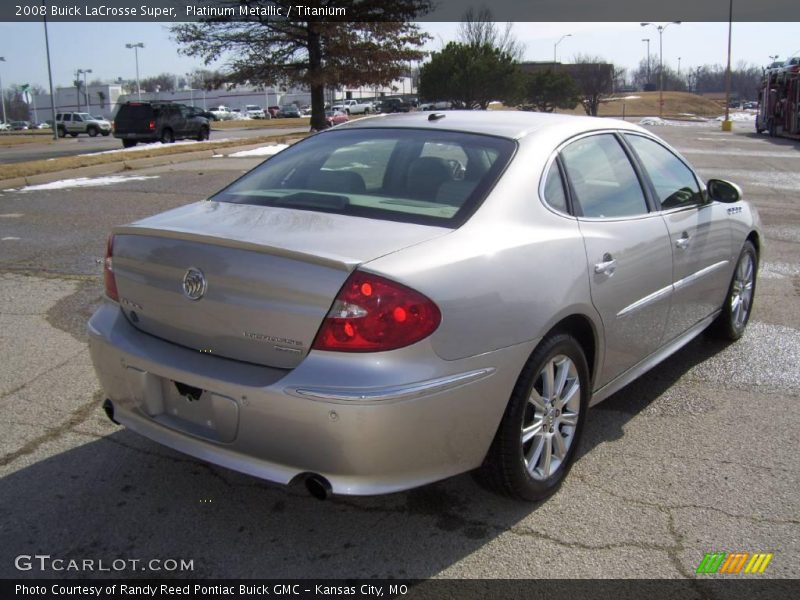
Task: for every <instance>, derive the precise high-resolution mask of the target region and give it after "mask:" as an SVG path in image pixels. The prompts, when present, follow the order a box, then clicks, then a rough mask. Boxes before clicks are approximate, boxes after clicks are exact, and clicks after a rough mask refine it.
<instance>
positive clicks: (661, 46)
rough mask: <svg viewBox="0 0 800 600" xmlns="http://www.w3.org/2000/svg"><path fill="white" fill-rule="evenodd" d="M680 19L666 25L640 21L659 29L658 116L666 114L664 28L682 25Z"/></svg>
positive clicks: (643, 24) (645, 25) (644, 24)
mask: <svg viewBox="0 0 800 600" xmlns="http://www.w3.org/2000/svg"><path fill="white" fill-rule="evenodd" d="M680 24H681V22H680V21H672V22H670V23H665V24H664V25H656V24H655V23H640V25H641V26H642V27H647V26H648V25H652V26H653V27H655V28H656V29H658V116H659V117H663V116H664V40H663V35H664V30H665V29H666V28H667V27H669V26H670V25H680Z"/></svg>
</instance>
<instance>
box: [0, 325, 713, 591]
mask: <svg viewBox="0 0 800 600" xmlns="http://www.w3.org/2000/svg"><path fill="white" fill-rule="evenodd" d="M724 347H725V345H724V344H720V343H717V342H714V341H711V340H709V339H708V338H705V337H703V336H701V337H700V338H698V339H696V340H695V341H693V342H692V343H690V344H689V345H687V346H686V347H685V348H684V349H683V350H682V351H681V352H679V353H678V354H677V355H675V356H673V357H672V358H671V359H669V360H667V361H665V362H664V363H662V364H661V365H660V366H658V367H656V368H655V369H653V370H652V371H651V372H650V373H649V374H647V375H645V376H644V377H643V378H642V379H641V380H640V381H638V382H635V383H634V384H632V385H630V386H628V387H627V388H625V389H624V390H622V391H621V392H619V393H617V394H615V395H614V396H612V397H611V398H610V399H608V400H607V401H606V402H605V403H603V404H601V405H600V407H599V408H598V409H593V410H592V411H590V413H589V415H588V416H589V420H588V421H587V427H586V432H585V433H586V435H585V438H584V441H583V444H582V447H581V456H583V455H585V454H587V453H591V452H592V449H593V448H594V447H595V446H596V445H598V444H600V443H602V442H607V441H611V440H614V439H618V438H619V437H621V436H623V435H624V429H625V426H626V424H627V422H628V421H629V420H630V419H632V418H634V417H635V416H636V415H637V414H639V413H640V412H641V411H642V410H650V409H651V408H652V405H654V404H659V403H660V402H662V400H663V399H664V398H665V397H666V396H668V395H669V392H670V390H671V389H672V386H673V385H674V384H675V383H676V382H677V381H678V379H679V378H681V377H682V376H683V375H684V374H686V372H687V371H688V370H689V369H691V368H692V367H694V366H696V365H698V364H699V363H701V362H702V361H704V360H705V359H706V358H708V357H710V356H712V355H714V354H715V353H717V352H719V351H720V350H721V349H722V348H724ZM680 387H683V383H682V384H681V386H680ZM48 444H60V445H63V446H65V447H69V448H70V449H68V450H65V451H63V452H60V453H57V454H54V455H53V456H51V457H50V458H47V459H44V460H41V461H39V462H35V463H33V464H30V465H29V466H26V467H23V468H21V469H19V470H18V471H15V472H13V473H12V474H10V475H7V476H6V477H4V478H3V479H2V480H0V523H2V525H1V526H0V531H2V534H3V540H4V543H3V550H2V552H0V577H4V578H10V577H94V576H101V577H107V576H112V577H113V576H116V577H201V578H212V577H233V578H247V577H275V578H278V577H279V578H311V577H318V578H343V577H351V578H361V577H370V578H390V577H394V578H427V577H430V576H433V575H436V574H439V573H441V572H442V571H447V573H448V575H449V576H459V575H460V576H469V575H470V573H475V572H479V573H481V574H483V575H484V576H492V575H491V573H493V572H495V571H494V570H493V568H492V565H491V564H486V561H487V560H488V559H487V553H478V552H477V551H478V550H481V549H482V548H484V547H485V546H487V545H489V544H491V543H492V542H493V540H494V539H495V538H497V537H498V536H499V535H501V534H504V533H506V532H509V531H511V532H512V533H514V534H516V535H518V536H531V538H537V537H538V540H539V542H540V543H542V544H545V545H547V544H553V545H558V544H561V543H566V542H562V540H560V539H556V538H554V537H553V535H554V532H555V533H558V532H559V531H560V530H561V529H562V528H564V527H565V525H566V524H567V523H569V522H570V521H572V520H578V521H580V520H581V518H582V517H581V515H582V513H583V511H584V510H585V506H584V503H585V498H586V494H591V493H593V492H592V491H590V490H587V489H586V488H581V485H582V484H581V482H580V478H578V477H572V478H570V477H568V478H567V481H566V483H565V485H564V486H563V488H562V489H561V491H560V492H559V493H558V494H556V495H555V496H554V497H552V498H551V499H549V500H548V501H546V502H543V503H539V504H526V503H522V502H517V501H513V500H510V499H507V498H503V497H499V496H497V495H495V494H492V493H490V492H488V491H485V490H483V489H482V488H481V487H479V486H478V485H477V484H476V483H475V482H474V481H473V479H472V478H471V477H470V476H469V475H463V476H458V477H454V478H451V479H448V480H446V481H443V482H439V483H436V484H432V485H428V486H425V487H422V488H419V489H416V490H411V491H409V492H403V493H396V494H390V495H386V496H376V497H341V496H339V497H333V498H331V499H329V500H328V501H325V502H320V501H319V500H316V499H314V498H312V497H310V496H309V495H308V493H307V492H306V491H305V489H304V488H302V487H292V488H286V487H282V486H277V485H272V484H269V483H266V482H262V481H260V480H258V479H255V478H252V477H248V476H245V475H241V474H239V473H236V472H233V471H228V470H226V469H223V468H219V467H215V466H212V465H208V464H205V463H203V462H201V461H198V460H195V459H193V458H190V457H187V456H184V455H181V454H179V453H177V452H173V451H171V450H169V449H167V448H164V447H161V446H159V445H157V444H155V443H153V442H150V441H149V440H147V439H145V438H142V437H140V436H137V435H135V434H133V433H131V432H129V431H127V430H124V429H116V428H114V426H113V425H112V424H110V423H108V422H107V420H106V418H105V416H104V415H103V414H102V411H101V410H100V408H99V406H98V408H97V410H96V411H94V412H93V413H92V415H91V416H90V417H89V420H88V421H86V422H84V423H82V424H80V425H78V426H76V427H74V428H73V429H72V430H70V431H68V432H66V433H65V434H64V435H63V436H62V437H61V438H60V439H58V440H54V441H49V442H48ZM57 447H58V446H55V449H54V450H53V451H56V452H57ZM25 459H26V458H25V456H23V457H21V458H19V460H25ZM578 460H579V463H578V465H577V466H576V470H577V469H579V468H580V458H579V459H578ZM648 476H649V475H648ZM528 517H531V518H528ZM526 519H527V521H526ZM523 521H524V524H523ZM548 524H549V525H548ZM35 554H46V555H50V556H51V557H53V558H65V559H76V560H83V559H93V560H95V561H97V560H100V559H102V560H103V562H104V564H105V565H106V566H108V565H110V564H112V561H114V560H117V559H128V560H130V559H138V560H141V561H142V562H141V563H138V564H137V565H136V568H135V569H131V568H130V564H131V563H128V564H127V565H126V566H125V569H124V570H122V571H120V572H114V571H111V572H96V571H95V572H91V571H90V572H81V571H46V572H40V571H39V570H38V569H34V570H30V571H18V570H17V569H15V567H14V558H15V557H16V556H18V555H35ZM490 554H491V553H489V554H488V555H490ZM481 557H482V558H481ZM167 558H171V559H177V560H179V561H180V560H181V559H183V560H186V561H192V564H193V568H192V569H191V570H186V571H178V572H167V571H150V570H142V569H143V568H145V569H146V566H147V561H149V560H151V559H162V560H163V559H167ZM480 561H483V562H480ZM489 562H490V563H491V560H490V561H489ZM116 564H122V563H116ZM525 564H528V565H529V568H530V569H531V570H530V572H528V576H532V575H533V574H535V573H536V560H535V557H529V558H526V559H525ZM472 576H475V575H472ZM495 576H497V575H495ZM501 576H502V575H501Z"/></svg>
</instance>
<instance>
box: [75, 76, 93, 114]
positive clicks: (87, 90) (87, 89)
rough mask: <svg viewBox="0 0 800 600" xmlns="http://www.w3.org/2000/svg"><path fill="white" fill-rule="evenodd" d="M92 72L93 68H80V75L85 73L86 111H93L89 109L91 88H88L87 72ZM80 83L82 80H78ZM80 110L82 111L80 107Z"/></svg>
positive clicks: (84, 94) (84, 93)
mask: <svg viewBox="0 0 800 600" xmlns="http://www.w3.org/2000/svg"><path fill="white" fill-rule="evenodd" d="M91 72H92V70H91V69H78V75H81V74H83V96H84V98H85V100H86V111H87V112H91V111H90V110H89V104H90V103H89V88H88V86H87V84H86V74H87V73H91ZM78 83H80V80H79V81H78ZM78 111H79V112H80V108H79V109H78Z"/></svg>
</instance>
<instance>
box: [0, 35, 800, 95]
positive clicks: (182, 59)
mask: <svg viewBox="0 0 800 600" xmlns="http://www.w3.org/2000/svg"><path fill="white" fill-rule="evenodd" d="M48 27H49V32H50V53H51V59H52V67H53V82H54V84H55V85H57V86H64V85H71V81H72V80H73V79H74V72H75V70H76V69H92V74H91V75H90V76H89V77H90V79H95V78H99V79H102V80H115V79H116V78H117V77H122V78H124V79H133V78H134V76H135V63H134V56H133V50H129V49H126V48H125V43H126V42H143V43H144V44H145V48H144V49H143V50H139V71H140V76H141V77H142V78H144V77H149V76H152V75H157V74H159V73H163V72H169V73H175V74H184V73H187V72H189V71H191V70H193V69H195V68H198V67H203V65H202V63H201V61H199V60H197V59H194V58H189V57H186V56H182V55H180V54H178V52H177V45H176V44H175V43H174V42H173V41H172V40H171V39H170V34H169V28H168V26H167V25H163V24H153V23H50V24H49V25H48ZM421 27H422V28H423V29H424V30H426V31H428V32H429V33H430V34H431V35H433V38H434V39H433V41H431V42H430V43H429V44H428V48H427V49H429V50H438V49H439V48H441V47H442V45H443V44H444V43H447V42H448V41H450V40H453V39H455V37H456V31H457V24H456V23H423V24H421ZM513 31H514V33H515V35H516V37H517V38H518V39H519V40H520V41H521V42H522V43H524V44H525V59H526V60H540V61H548V60H552V59H553V46H554V44H555V43H556V42H557V41H558V39H559V38H560V37H561V36H562V35H564V34H568V33H570V34H572V36H571V37H568V38H566V39H564V40H563V41H562V42H561V44H560V45H559V46H558V58H559V60H560V61H562V62H570V61H571V59H572V58H573V57H574V56H575V55H576V54H589V55H592V56H595V55H596V56H600V57H602V58H603V59H605V60H607V61H609V62H613V63H615V64H617V65H619V66H623V67H627V68H635V67H636V66H637V65H638V63H639V61H640V60H641V59H643V58H644V56H645V54H646V43H645V42H642V39H643V38H650V53H651V54H652V55H654V56H656V57H657V56H658V31H656V29H655V28H654V27H641V26H640V25H639V23H515V24H514V29H513ZM799 34H800V23H734V26H733V63H734V65H735V64H736V63H737V62H739V61H745V62H747V63H752V64H756V65H765V64H767V63H768V62H769V56H770V55H774V54H777V55H779V56H780V57H781V59H784V58H787V57H788V56H792V55H795V54H797V55H800V35H799ZM727 35H728V24H727V23H682V24H681V25H670V26H669V27H668V28H667V29H666V30H665V31H664V35H663V41H664V63H665V64H668V65H670V66H671V67H672V68H677V67H678V57H681V71H684V70H685V69H687V68H694V67H697V66H700V65H703V64H723V65H724V64H725V61H726V53H727V43H728V42H727V39H728V38H727ZM44 47H45V45H44V33H43V27H42V24H41V23H6V22H3V23H0V56H2V57H4V58H5V62H0V79H2V83H3V85H4V86H7V85H10V84H21V83H31V84H39V85H41V86H43V87H46V85H47V60H46V56H45V49H44ZM222 66H223V65H212V67H222Z"/></svg>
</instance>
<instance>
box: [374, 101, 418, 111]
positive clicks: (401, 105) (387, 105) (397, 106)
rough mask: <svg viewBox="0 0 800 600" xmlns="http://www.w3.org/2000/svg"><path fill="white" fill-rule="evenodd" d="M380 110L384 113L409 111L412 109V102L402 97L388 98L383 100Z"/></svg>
mask: <svg viewBox="0 0 800 600" xmlns="http://www.w3.org/2000/svg"><path fill="white" fill-rule="evenodd" d="M378 110H379V112H382V113H399V112H404V113H407V112H409V111H410V110H411V103H409V102H406V101H405V100H402V99H401V98H386V99H384V100H381V102H380V105H379V106H378Z"/></svg>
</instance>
